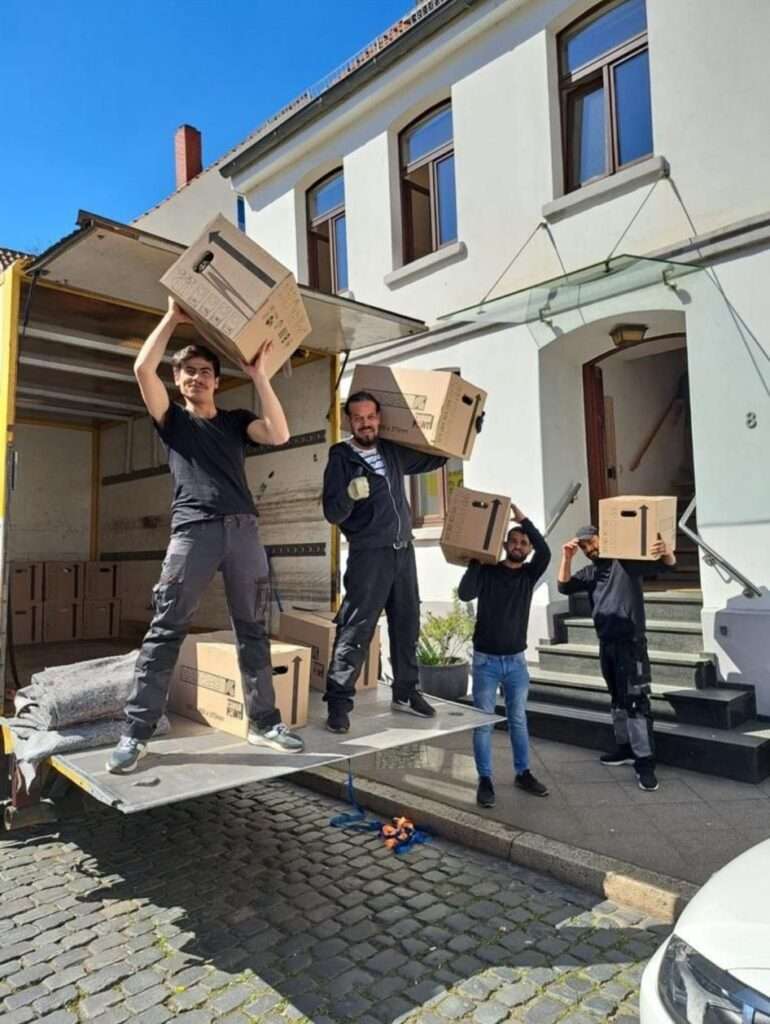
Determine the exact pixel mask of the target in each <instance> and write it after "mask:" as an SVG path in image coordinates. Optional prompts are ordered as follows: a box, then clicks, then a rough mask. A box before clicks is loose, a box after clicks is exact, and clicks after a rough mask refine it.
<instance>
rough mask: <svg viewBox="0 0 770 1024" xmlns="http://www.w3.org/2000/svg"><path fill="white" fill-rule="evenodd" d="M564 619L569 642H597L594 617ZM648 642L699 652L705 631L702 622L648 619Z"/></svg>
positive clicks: (668, 648)
mask: <svg viewBox="0 0 770 1024" xmlns="http://www.w3.org/2000/svg"><path fill="white" fill-rule="evenodd" d="M562 621H563V624H564V628H565V632H566V636H565V639H566V641H567V643H572V644H581V645H586V644H587V645H592V644H595V643H596V630H595V629H594V624H593V619H589V618H573V617H567V618H565V619H563V620H562ZM647 644H648V646H650V647H652V648H654V649H655V650H656V651H679V652H680V653H688V654H698V653H700V651H702V650H703V631H702V629H701V627H700V623H695V622H692V623H690V622H673V621H671V622H667V621H666V620H665V619H662V620H661V621H657V620H655V619H648V620H647Z"/></svg>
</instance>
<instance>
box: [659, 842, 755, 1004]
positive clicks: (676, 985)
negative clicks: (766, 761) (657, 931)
mask: <svg viewBox="0 0 770 1024" xmlns="http://www.w3.org/2000/svg"><path fill="white" fill-rule="evenodd" d="M639 1007H640V1009H639V1014H640V1018H641V1024H770V839H766V840H765V841H764V842H761V843H759V845H757V846H754V847H752V848H751V849H750V850H747V851H746V852H745V853H742V854H741V855H740V856H739V857H736V858H735V860H732V861H730V863H729V864H726V865H725V867H723V868H722V869H721V870H720V871H717V872H716V874H714V875H712V877H711V878H710V879H709V880H708V882H706V884H705V885H704V886H703V887H702V888H701V889H700V890H699V891H698V893H697V894H696V896H695V897H694V898H693V899H692V900H691V901H690V903H689V905H688V906H687V907H686V908H685V910H684V912H683V913H682V916H681V917H680V918H679V920H678V921H677V923H676V925H675V927H674V932H673V934H672V935H671V936H670V937H669V938H668V939H667V940H666V942H664V943H663V945H662V946H661V947H660V949H659V950H658V951H657V952H656V953H655V956H654V957H653V958H652V960H650V962H649V964H648V965H647V967H646V969H645V972H644V974H643V976H642V985H641V992H640V998H639Z"/></svg>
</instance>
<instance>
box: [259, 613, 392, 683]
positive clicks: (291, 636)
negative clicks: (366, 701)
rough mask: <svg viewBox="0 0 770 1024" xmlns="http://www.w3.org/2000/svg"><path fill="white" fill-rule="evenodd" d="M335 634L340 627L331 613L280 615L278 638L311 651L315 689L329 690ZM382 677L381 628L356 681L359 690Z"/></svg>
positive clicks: (312, 679)
mask: <svg viewBox="0 0 770 1024" xmlns="http://www.w3.org/2000/svg"><path fill="white" fill-rule="evenodd" d="M336 632H337V626H336V625H335V623H334V621H333V613H332V612H323V611H321V612H317V611H305V610H301V609H298V608H292V609H290V610H289V611H286V612H281V622H280V626H279V628H278V636H279V639H281V640H285V641H286V642H287V643H292V644H301V645H302V646H303V647H309V648H310V652H311V660H310V685H311V686H312V687H313V689H314V690H325V689H326V676H327V674H328V672H329V664H330V662H331V658H332V648H333V647H334V636H335V634H336ZM379 678H380V628H379V626H378V627H377V629H376V630H375V631H374V636H373V637H372V642H371V644H370V645H369V650H368V652H367V655H366V661H365V662H364V664H363V668H362V669H361V672H360V673H359V676H358V679H356V689H357V690H366V689H370V688H371V687H375V686H377V682H378V680H379Z"/></svg>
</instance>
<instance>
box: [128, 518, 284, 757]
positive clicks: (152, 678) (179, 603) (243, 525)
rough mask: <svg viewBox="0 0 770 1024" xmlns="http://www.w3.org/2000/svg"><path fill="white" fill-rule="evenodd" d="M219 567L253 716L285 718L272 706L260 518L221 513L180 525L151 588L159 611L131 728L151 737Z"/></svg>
mask: <svg viewBox="0 0 770 1024" xmlns="http://www.w3.org/2000/svg"><path fill="white" fill-rule="evenodd" d="M218 569H220V570H221V572H222V576H223V577H224V582H225V594H226V597H227V605H228V608H229V609H230V619H231V622H232V626H233V632H234V633H235V638H236V645H237V648H238V663H239V665H240V669H241V676H242V679H243V685H244V689H245V691H246V700H247V712H248V716H249V720H250V721H252V722H254V724H255V725H256V726H257V727H258V728H260V729H264V728H268V727H269V726H271V725H275V724H276V723H277V722H280V720H281V716H280V713H279V712H278V710H277V709H276V706H275V693H274V691H273V671H272V667H271V664H270V643H269V641H268V638H267V631H266V628H265V626H266V618H267V615H268V613H269V606H268V601H269V593H270V582H269V577H268V566H267V555H266V553H265V549H264V547H263V546H262V544H261V543H260V540H259V531H258V529H257V519H256V516H250V515H236V516H224V517H223V518H221V519H208V520H205V521H201V522H197V523H188V524H187V525H185V526H180V527H178V528H177V529H176V530H175V531H174V532H173V534H172V535H171V540H170V542H169V545H168V550H167V551H166V557H165V559H164V561H163V568H162V570H161V574H160V581H159V582H158V584H157V586H155V587H154V588H153V607H154V608H155V615H154V617H153V620H152V622H151V623H150V628H149V630H148V632H147V635H146V636H145V638H144V642H143V644H142V649H141V651H140V652H139V657H138V658H137V662H136V673H135V676H134V692H133V693H132V695H131V697H130V698H129V701H128V704H127V705H126V710H125V713H126V718H127V720H128V724H127V727H126V734H127V735H129V736H133V737H135V738H136V739H138V740H148V739H149V738H150V737H151V736H152V734H153V732H154V731H155V726H156V725H157V722H158V719H159V718H160V716H161V715H162V714H163V711H164V710H165V707H166V699H167V697H168V688H169V684H170V682H171V676H172V673H173V671H174V666H175V665H176V661H177V658H178V657H179V648H180V647H181V645H182V641H183V640H184V638H185V636H186V634H187V631H188V630H189V628H190V623H191V622H192V619H193V616H194V615H195V612H196V610H197V608H198V603H199V602H200V599H201V595H202V594H203V591H204V590H205V589H206V587H207V586H208V584H209V583H210V582H211V580H212V579H213V578H214V575H215V573H216V572H217V570H218Z"/></svg>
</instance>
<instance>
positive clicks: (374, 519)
mask: <svg viewBox="0 0 770 1024" xmlns="http://www.w3.org/2000/svg"><path fill="white" fill-rule="evenodd" d="M345 412H346V413H347V416H348V419H349V420H350V427H351V431H352V434H353V436H352V437H350V438H349V439H348V440H347V441H342V442H340V443H339V444H335V445H333V446H332V448H331V449H330V451H329V462H328V464H327V466H326V472H325V473H324V486H323V509H324V515H325V516H326V518H327V520H328V521H329V522H330V523H336V524H337V525H338V526H339V527H340V529H341V530H342V532H343V534H344V535H345V538H346V540H347V542H348V546H349V547H348V564H347V570H346V572H345V599H344V601H343V602H342V606H341V608H340V610H339V612H338V613H337V618H336V620H335V621H336V623H337V633H336V636H335V638H334V650H333V652H332V658H331V664H330V666H329V674H328V676H327V679H326V693H325V695H324V700H325V701H326V702H327V705H328V708H329V713H328V717H327V721H326V728H327V729H328V730H329V731H330V732H337V733H345V732H348V730H349V729H350V719H349V714H350V712H351V711H352V710H353V697H354V696H355V692H356V678H357V677H358V674H359V672H360V671H361V666H362V665H363V662H364V658H365V657H366V652H367V649H368V647H369V644H370V643H371V639H372V636H373V634H374V630H375V628H376V626H377V621H378V619H379V617H380V615H382V612H383V610H384V611H385V614H386V616H387V619H388V635H389V638H390V662H391V665H392V666H393V702H392V704H391V708H392V709H393V711H401V712H405V713H406V714H410V715H417V716H418V717H419V718H432V717H433V716H434V715H435V713H436V712H435V710H434V708H433V707H432V706H431V704H430V703H429V702H428V701H427V700H426V699H425V698H424V697H423V695H422V694H421V693H420V692H419V690H418V689H417V681H418V669H417V638H418V636H419V633H420V594H419V591H418V588H417V565H416V563H415V558H414V547H413V546H412V528H411V512H410V510H409V505H408V503H407V500H406V492H405V490H404V477H405V476H411V475H413V474H416V473H430V472H432V471H433V470H434V469H439V468H440V467H441V466H443V465H444V464H445V463H446V461H447V460H446V458H444V457H443V456H441V455H423V454H421V453H420V452H417V451H413V450H412V449H411V448H405V447H404V446H403V445H400V444H395V443H394V442H392V441H386V440H383V439H382V438H381V437H380V423H381V417H380V403H379V402H378V401H377V399H376V398H375V397H374V395H371V394H369V392H368V391H358V392H356V393H355V394H353V395H351V396H350V398H348V400H347V402H346V403H345Z"/></svg>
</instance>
